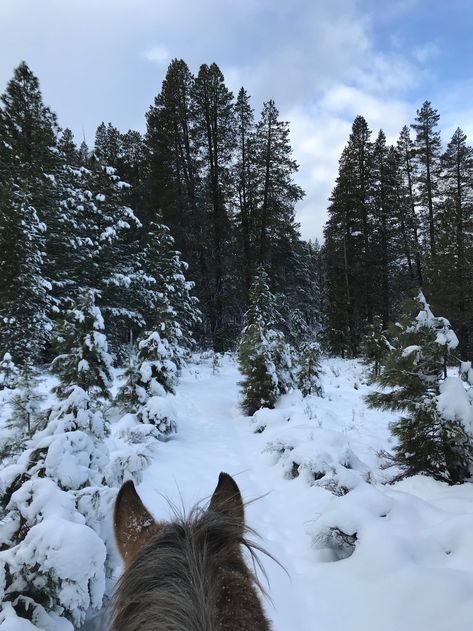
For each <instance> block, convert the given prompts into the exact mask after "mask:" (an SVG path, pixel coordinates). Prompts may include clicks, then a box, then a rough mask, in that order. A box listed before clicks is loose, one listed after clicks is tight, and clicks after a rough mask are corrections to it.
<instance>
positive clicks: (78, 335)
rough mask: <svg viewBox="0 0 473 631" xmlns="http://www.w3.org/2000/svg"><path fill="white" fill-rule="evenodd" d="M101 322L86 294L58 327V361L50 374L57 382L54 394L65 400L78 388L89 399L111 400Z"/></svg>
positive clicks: (109, 367) (109, 361)
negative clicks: (57, 378) (58, 380)
mask: <svg viewBox="0 0 473 631" xmlns="http://www.w3.org/2000/svg"><path fill="white" fill-rule="evenodd" d="M103 330H104V321H103V318H102V314H101V312H100V309H99V307H97V306H96V304H95V294H94V292H93V291H88V292H86V293H85V294H84V296H83V297H82V298H81V300H80V301H79V302H78V303H77V305H76V307H75V308H74V309H71V310H69V311H68V312H67V313H66V315H65V318H64V320H63V321H62V322H61V323H60V324H59V325H58V327H57V333H56V340H55V341H56V347H57V351H58V353H59V354H58V355H57V357H55V359H54V360H53V362H52V364H51V371H52V372H53V373H54V374H55V375H57V376H58V377H59V379H60V383H59V385H58V386H57V387H56V388H55V392H56V393H57V394H58V396H59V397H60V398H61V399H64V398H67V397H68V395H69V393H70V390H71V388H73V387H79V388H81V389H82V390H83V391H84V392H86V393H87V394H88V395H90V396H91V397H92V398H94V397H97V396H99V397H102V398H104V399H109V398H110V391H109V387H110V384H111V382H112V358H111V356H110V355H109V353H108V344H107V338H106V336H105V334H104V333H103Z"/></svg>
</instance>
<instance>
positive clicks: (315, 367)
mask: <svg viewBox="0 0 473 631" xmlns="http://www.w3.org/2000/svg"><path fill="white" fill-rule="evenodd" d="M320 373H321V366H320V344H319V343H318V342H309V343H307V344H305V345H304V346H303V347H302V350H301V352H300V355H299V370H298V372H297V387H298V388H299V390H300V391H301V392H302V394H303V395H304V396H305V397H307V396H309V395H316V396H319V397H320V396H322V394H323V391H322V384H321V381H320Z"/></svg>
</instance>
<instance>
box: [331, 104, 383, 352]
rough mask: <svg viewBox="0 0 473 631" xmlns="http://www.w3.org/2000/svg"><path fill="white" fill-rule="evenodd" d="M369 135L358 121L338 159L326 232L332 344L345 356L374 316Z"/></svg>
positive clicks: (359, 120)
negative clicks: (366, 323) (365, 324)
mask: <svg viewBox="0 0 473 631" xmlns="http://www.w3.org/2000/svg"><path fill="white" fill-rule="evenodd" d="M370 135H371V131H370V130H369V128H368V125H367V123H366V121H365V119H364V118H363V117H362V116H357V118H356V119H355V121H354V123H353V127H352V132H351V135H350V138H349V140H348V144H347V146H346V147H345V149H344V150H343V153H342V156H341V158H340V165H339V174H338V178H337V181H336V184H335V188H334V190H333V193H332V195H331V198H330V206H329V209H328V212H329V219H328V221H327V224H326V226H325V241H326V252H327V256H326V261H327V301H328V305H327V306H328V319H327V327H328V329H329V331H330V334H329V336H328V337H329V340H328V341H329V345H330V347H331V349H332V350H333V351H335V352H337V353H340V354H342V355H345V353H347V352H348V353H349V354H350V355H353V356H356V355H357V354H358V350H359V344H360V339H361V335H362V334H363V328H364V323H365V322H368V323H369V322H371V321H372V319H373V315H374V311H373V309H374V304H375V284H374V278H373V264H372V263H373V261H372V256H373V252H372V249H371V246H372V240H373V235H372V230H371V228H372V226H373V222H372V189H373V185H372V179H373V178H372V152H373V148H372V143H371V141H370Z"/></svg>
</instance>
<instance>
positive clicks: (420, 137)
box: [411, 101, 441, 257]
mask: <svg viewBox="0 0 473 631" xmlns="http://www.w3.org/2000/svg"><path fill="white" fill-rule="evenodd" d="M439 119H440V115H439V113H438V111H437V110H436V109H434V108H433V107H432V104H431V103H430V101H425V102H424V103H423V105H422V107H421V108H420V110H417V117H416V122H415V123H413V124H412V125H411V127H412V128H413V129H414V131H415V132H416V140H415V155H416V160H417V164H418V175H417V182H416V183H417V186H418V188H419V202H420V206H421V208H422V209H423V212H424V224H425V228H426V232H427V234H428V243H429V249H430V255H431V256H433V257H435V255H436V253H437V247H436V234H435V223H436V213H437V194H438V177H439V171H440V149H441V140H440V132H439V131H437V129H436V128H437V126H438V122H439Z"/></svg>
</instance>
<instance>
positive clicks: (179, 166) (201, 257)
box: [145, 59, 207, 291]
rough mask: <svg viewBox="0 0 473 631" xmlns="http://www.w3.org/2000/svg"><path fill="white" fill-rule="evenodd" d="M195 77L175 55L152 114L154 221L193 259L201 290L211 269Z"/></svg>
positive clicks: (151, 208) (149, 144) (151, 206)
mask: <svg viewBox="0 0 473 631" xmlns="http://www.w3.org/2000/svg"><path fill="white" fill-rule="evenodd" d="M193 89H194V77H193V76H192V73H191V72H190V70H189V68H188V66H187V64H186V63H185V62H184V61H183V60H182V59H173V60H172V62H171V63H170V65H169V68H168V70H167V73H166V77H165V79H164V81H163V84H162V88H161V92H160V94H158V96H157V97H156V98H155V101H154V105H153V106H151V107H150V109H149V111H148V113H147V115H146V121H147V133H146V139H145V140H146V146H147V150H148V153H149V181H148V203H149V212H150V219H154V220H156V216H155V214H156V213H157V214H158V215H159V217H161V218H162V221H163V222H164V223H165V224H166V225H167V226H168V227H169V229H170V230H171V234H172V236H173V238H174V239H175V242H176V247H177V249H178V250H179V251H180V252H182V254H183V256H184V258H185V260H187V261H189V262H190V265H191V273H192V277H193V278H195V279H196V280H198V283H199V284H198V287H199V291H200V289H201V285H200V284H201V283H203V282H204V279H205V276H206V269H207V267H206V266H207V263H206V261H207V255H206V253H205V242H204V240H203V229H204V217H203V213H202V209H201V204H200V201H199V199H198V196H199V180H200V177H199V171H198V169H199V162H200V158H199V155H200V141H199V140H198V139H197V138H196V134H195V133H194V127H195V123H194V116H195V113H194V106H193Z"/></svg>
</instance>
